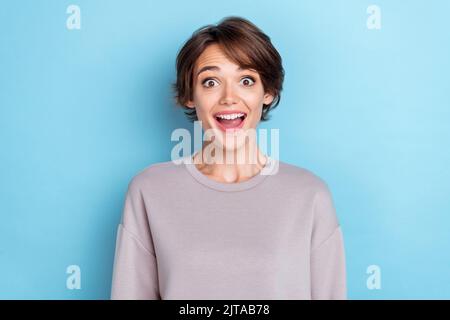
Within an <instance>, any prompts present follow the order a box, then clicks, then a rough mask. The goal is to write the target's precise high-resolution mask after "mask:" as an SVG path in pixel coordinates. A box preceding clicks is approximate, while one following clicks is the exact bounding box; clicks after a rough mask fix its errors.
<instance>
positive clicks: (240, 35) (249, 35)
mask: <svg viewBox="0 0 450 320" xmlns="http://www.w3.org/2000/svg"><path fill="white" fill-rule="evenodd" d="M213 43H215V44H218V45H219V46H220V48H221V49H222V50H223V51H224V54H225V55H226V56H227V57H228V58H229V59H230V60H231V61H233V62H234V63H236V64H237V65H239V66H240V67H241V68H252V69H255V70H256V71H257V72H258V73H259V75H260V77H261V81H262V84H263V87H264V92H268V93H270V94H271V95H273V96H274V99H273V101H272V103H270V104H269V105H266V104H264V105H263V112H262V115H261V121H266V120H269V118H268V116H267V115H268V113H269V111H270V110H272V109H274V108H275V107H276V106H277V105H278V104H279V103H280V98H281V95H280V93H281V90H282V89H283V80H284V69H283V65H282V60H281V56H280V54H279V53H278V51H277V50H276V49H275V47H274V46H273V45H272V43H271V41H270V38H269V37H268V36H267V35H266V34H265V33H263V32H262V31H261V30H260V29H259V28H258V27H257V26H255V25H254V24H253V23H251V22H250V21H248V20H246V19H244V18H241V17H235V16H231V17H226V18H223V19H222V20H221V21H220V22H219V24H217V25H206V26H203V27H201V28H199V29H197V30H196V31H195V32H194V33H193V34H192V36H191V38H190V39H188V40H187V41H186V43H185V44H184V45H183V47H182V48H181V50H180V52H179V53H178V56H177V59H176V70H177V79H176V83H174V84H172V88H173V90H174V91H175V100H176V103H177V104H178V105H180V106H182V107H183V108H184V109H185V113H186V115H187V116H188V118H189V119H190V120H191V121H195V120H198V118H197V112H196V111H195V108H189V107H187V106H186V103H187V102H188V101H192V100H193V79H194V77H193V73H194V67H195V63H196V61H197V59H198V57H199V56H200V55H201V54H202V52H203V51H204V50H205V49H206V47H207V46H208V45H210V44H213Z"/></svg>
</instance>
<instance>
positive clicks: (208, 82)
mask: <svg viewBox="0 0 450 320" xmlns="http://www.w3.org/2000/svg"><path fill="white" fill-rule="evenodd" d="M214 82H217V81H216V80H214V79H212V78H206V79H205V80H203V81H202V85H203V86H204V87H206V88H212V87H215V86H214ZM211 83H213V85H210V84H211ZM205 84H207V85H205Z"/></svg>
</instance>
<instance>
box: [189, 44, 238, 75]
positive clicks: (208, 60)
mask: <svg viewBox="0 0 450 320" xmlns="http://www.w3.org/2000/svg"><path fill="white" fill-rule="evenodd" d="M215 64H233V65H235V63H234V62H233V61H231V60H230V59H229V58H228V57H227V56H226V55H225V54H224V52H223V51H222V49H221V48H220V47H219V45H217V44H211V45H209V46H208V47H206V49H205V50H203V52H202V54H201V55H200V56H199V57H198V59H197V61H196V67H197V69H199V68H201V67H203V66H206V65H215Z"/></svg>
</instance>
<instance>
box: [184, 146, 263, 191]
mask: <svg viewBox="0 0 450 320" xmlns="http://www.w3.org/2000/svg"><path fill="white" fill-rule="evenodd" d="M210 143H211V142H210V141H208V142H205V143H204V144H203V146H202V149H201V151H199V152H197V153H196V154H195V155H194V158H193V160H194V163H195V165H196V167H197V169H198V170H199V171H200V172H201V173H203V174H204V175H206V176H208V177H209V178H211V179H214V180H216V181H219V182H224V183H237V182H242V181H245V180H248V179H250V178H251V177H253V176H255V175H257V174H258V173H259V172H260V171H261V170H262V168H263V167H264V165H265V164H266V162H267V156H265V155H264V154H263V153H262V152H261V151H260V150H259V148H258V146H256V145H252V146H248V144H244V146H242V147H241V148H237V149H233V150H226V149H225V148H224V149H222V155H223V157H218V155H217V153H216V152H215V150H214V149H213V150H214V151H212V152H209V149H210V148H208V146H209V145H210ZM211 153H212V154H211Z"/></svg>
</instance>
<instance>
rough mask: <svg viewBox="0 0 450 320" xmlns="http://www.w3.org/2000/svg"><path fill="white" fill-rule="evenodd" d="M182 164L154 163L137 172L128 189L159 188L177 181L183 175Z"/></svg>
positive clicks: (169, 162) (170, 162) (171, 162)
mask: <svg viewBox="0 0 450 320" xmlns="http://www.w3.org/2000/svg"><path fill="white" fill-rule="evenodd" d="M183 173H184V171H183V168H182V164H176V163H175V162H173V161H165V162H156V163H153V164H150V165H148V166H146V167H145V168H143V169H142V170H140V171H138V172H137V173H136V174H135V175H134V176H133V177H132V178H131V180H130V182H129V184H128V188H129V189H132V190H135V189H147V188H150V187H152V186H155V187H160V186H162V185H166V184H167V183H170V182H174V183H176V182H177V181H179V177H180V175H181V174H183Z"/></svg>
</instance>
